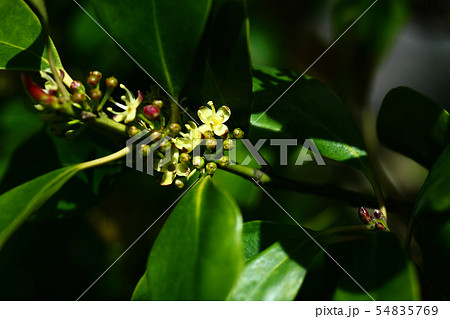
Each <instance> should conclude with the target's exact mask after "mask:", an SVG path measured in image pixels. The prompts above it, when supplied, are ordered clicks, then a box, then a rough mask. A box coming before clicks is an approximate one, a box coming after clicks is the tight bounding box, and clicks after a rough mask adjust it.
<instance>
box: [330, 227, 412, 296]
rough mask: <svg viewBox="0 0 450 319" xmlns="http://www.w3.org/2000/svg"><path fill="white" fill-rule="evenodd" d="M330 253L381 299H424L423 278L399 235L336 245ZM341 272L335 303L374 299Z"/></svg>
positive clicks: (382, 233) (377, 235)
mask: <svg viewBox="0 0 450 319" xmlns="http://www.w3.org/2000/svg"><path fill="white" fill-rule="evenodd" d="M336 246H337V247H335V248H336V249H332V250H330V254H331V255H332V256H334V257H335V259H336V261H337V262H338V263H339V264H340V265H341V266H342V267H343V268H344V269H345V270H346V271H347V272H348V273H349V274H350V275H351V276H352V277H353V278H354V279H355V280H356V281H357V282H358V283H359V284H360V285H361V286H362V287H363V288H364V289H365V290H366V291H367V292H368V293H369V294H370V296H371V297H372V298H373V299H375V300H377V301H379V300H380V301H381V300H420V286H419V279H418V276H417V273H416V269H415V266H414V264H413V262H412V261H411V260H410V259H409V258H408V257H407V256H406V254H405V253H404V251H403V249H402V246H401V243H400V241H399V240H398V238H397V236H396V235H394V234H392V233H387V232H377V233H375V234H373V236H370V237H369V238H368V239H365V240H359V241H351V242H346V243H341V244H338V245H336ZM371 297H369V296H368V295H367V294H366V293H365V292H364V291H363V290H362V289H361V288H360V287H359V286H358V285H357V284H356V283H355V282H354V281H353V280H352V279H350V277H349V276H348V275H347V274H345V273H344V272H342V271H341V275H340V279H339V281H338V285H337V289H336V291H335V293H334V300H372V299H371Z"/></svg>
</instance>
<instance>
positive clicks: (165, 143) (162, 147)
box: [159, 140, 172, 152]
mask: <svg viewBox="0 0 450 319" xmlns="http://www.w3.org/2000/svg"><path fill="white" fill-rule="evenodd" d="M170 147H172V144H171V143H170V141H168V140H163V141H162V142H161V145H160V146H159V149H160V150H161V152H165V151H166V150H167V149H168V148H170Z"/></svg>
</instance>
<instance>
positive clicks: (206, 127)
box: [198, 124, 211, 133]
mask: <svg viewBox="0 0 450 319" xmlns="http://www.w3.org/2000/svg"><path fill="white" fill-rule="evenodd" d="M198 130H199V131H200V132H201V133H205V132H206V131H211V125H209V124H203V125H200V127H199V128H198Z"/></svg>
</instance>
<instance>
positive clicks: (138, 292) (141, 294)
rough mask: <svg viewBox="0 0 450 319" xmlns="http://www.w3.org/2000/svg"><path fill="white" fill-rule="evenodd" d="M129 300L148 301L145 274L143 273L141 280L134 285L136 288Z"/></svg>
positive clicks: (148, 294)
mask: <svg viewBox="0 0 450 319" xmlns="http://www.w3.org/2000/svg"><path fill="white" fill-rule="evenodd" d="M131 300H133V301H145V300H150V291H149V288H148V281H147V273H145V274H144V275H143V276H142V277H141V279H139V282H138V284H137V285H136V288H135V289H134V292H133V296H132V297H131Z"/></svg>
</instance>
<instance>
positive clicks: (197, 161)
mask: <svg viewBox="0 0 450 319" xmlns="http://www.w3.org/2000/svg"><path fill="white" fill-rule="evenodd" d="M192 165H194V167H195V168H196V169H201V168H203V166H205V159H204V158H203V157H201V156H194V158H193V159H192Z"/></svg>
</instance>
